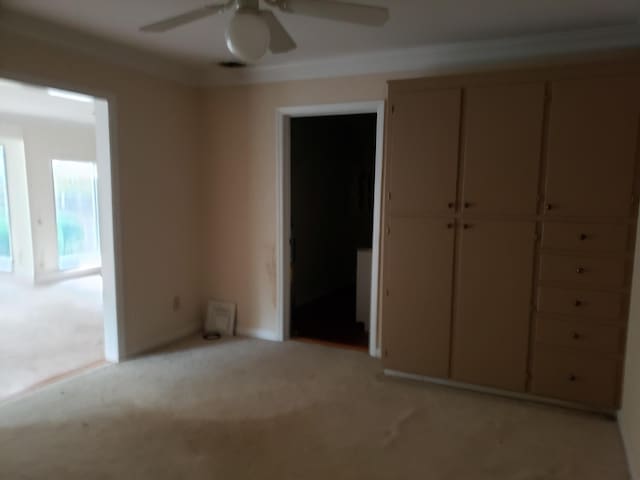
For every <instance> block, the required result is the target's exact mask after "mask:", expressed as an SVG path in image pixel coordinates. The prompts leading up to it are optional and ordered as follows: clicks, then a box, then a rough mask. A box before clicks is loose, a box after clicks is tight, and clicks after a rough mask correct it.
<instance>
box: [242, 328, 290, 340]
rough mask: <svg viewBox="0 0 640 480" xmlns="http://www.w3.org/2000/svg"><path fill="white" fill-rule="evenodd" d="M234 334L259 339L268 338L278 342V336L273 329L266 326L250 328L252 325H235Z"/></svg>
mask: <svg viewBox="0 0 640 480" xmlns="http://www.w3.org/2000/svg"><path fill="white" fill-rule="evenodd" d="M236 334H237V335H239V336H241V337H249V338H258V339H260V340H269V341H271V342H279V341H280V338H279V337H278V335H277V334H276V332H275V331H274V330H270V329H268V328H252V327H242V326H237V327H236Z"/></svg>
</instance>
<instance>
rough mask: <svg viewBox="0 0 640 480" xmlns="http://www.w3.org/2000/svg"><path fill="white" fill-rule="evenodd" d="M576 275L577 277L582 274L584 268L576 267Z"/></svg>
mask: <svg viewBox="0 0 640 480" xmlns="http://www.w3.org/2000/svg"><path fill="white" fill-rule="evenodd" d="M576 273H577V274H578V275H581V274H583V273H584V268H583V267H578V268H576Z"/></svg>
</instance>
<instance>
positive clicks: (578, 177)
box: [545, 77, 640, 217]
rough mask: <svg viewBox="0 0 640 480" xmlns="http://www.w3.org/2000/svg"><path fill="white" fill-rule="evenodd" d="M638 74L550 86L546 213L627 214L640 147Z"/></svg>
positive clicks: (623, 215) (609, 215)
mask: <svg viewBox="0 0 640 480" xmlns="http://www.w3.org/2000/svg"><path fill="white" fill-rule="evenodd" d="M639 82H640V78H634V77H630V78H628V77H614V78H598V79H586V80H563V81H558V82H554V83H553V85H552V99H551V106H550V118H549V127H548V128H549V132H548V153H547V156H548V165H547V175H546V192H545V209H546V212H545V213H546V215H548V216H565V217H566V216H589V217H599V216H602V217H625V216H627V215H629V213H630V212H631V205H632V192H633V182H634V169H635V159H636V155H637V152H636V150H637V148H638V139H637V135H638V120H639V116H640V109H639V108H638V98H637V97H638V95H637V93H636V91H637V90H638V85H639Z"/></svg>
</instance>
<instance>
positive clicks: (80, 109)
mask: <svg viewBox="0 0 640 480" xmlns="http://www.w3.org/2000/svg"><path fill="white" fill-rule="evenodd" d="M3 114H9V115H24V116H29V117H40V118H55V119H59V120H67V121H73V122H80V123H89V124H94V123H95V110H94V102H93V101H89V102H80V101H77V100H69V99H66V98H60V97H56V96H52V95H50V94H49V93H48V92H47V89H46V88H43V87H35V86H31V85H27V84H24V83H19V82H14V81H11V80H6V79H3V78H0V117H1V116H2V115H3Z"/></svg>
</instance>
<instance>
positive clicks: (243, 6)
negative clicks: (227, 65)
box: [140, 0, 389, 63]
mask: <svg viewBox="0 0 640 480" xmlns="http://www.w3.org/2000/svg"><path fill="white" fill-rule="evenodd" d="M264 2H265V3H266V4H267V5H269V6H271V7H275V8H277V9H278V10H280V11H282V12H286V13H294V14H298V15H306V16H309V17H317V18H326V19H330V20H336V21H340V22H348V23H355V24H360V25H369V26H381V25H384V24H385V23H386V22H387V20H388V19H389V10H388V9H387V8H383V7H373V6H369V5H359V4H355V3H347V2H337V1H333V0H264ZM231 9H233V10H235V12H234V14H233V18H232V19H231V21H230V22H229V26H228V27H227V31H226V34H225V38H226V41H227V47H228V48H229V51H230V52H231V53H232V54H233V55H234V56H235V57H236V58H238V59H239V60H241V61H243V62H246V63H254V62H257V61H258V60H260V58H262V57H263V56H264V54H265V53H266V52H267V49H268V50H270V51H271V52H272V53H285V52H289V51H291V50H293V49H294V48H296V43H295V42H294V40H293V39H292V38H291V36H290V35H289V34H288V33H287V31H286V30H285V28H284V27H283V26H282V24H281V23H280V21H279V20H278V19H277V18H276V16H275V15H274V14H273V12H272V11H271V10H264V9H261V8H260V1H259V0H227V1H226V2H225V3H223V4H212V5H207V6H204V7H200V8H197V9H195V10H191V11H188V12H185V13H183V14H180V15H176V16H174V17H170V18H167V19H164V20H161V21H159V22H154V23H151V24H149V25H145V26H144V27H142V28H141V29H140V30H141V31H143V32H153V33H160V32H166V31H168V30H171V29H174V28H176V27H179V26H181V25H185V24H187V23H191V22H194V21H196V20H199V19H201V18H205V17H209V16H211V15H216V14H219V13H222V12H224V11H226V10H231Z"/></svg>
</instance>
